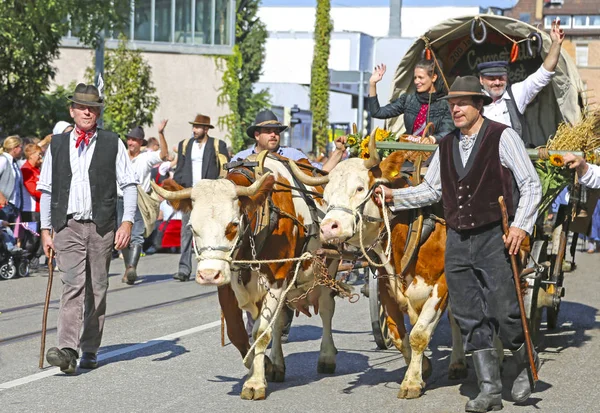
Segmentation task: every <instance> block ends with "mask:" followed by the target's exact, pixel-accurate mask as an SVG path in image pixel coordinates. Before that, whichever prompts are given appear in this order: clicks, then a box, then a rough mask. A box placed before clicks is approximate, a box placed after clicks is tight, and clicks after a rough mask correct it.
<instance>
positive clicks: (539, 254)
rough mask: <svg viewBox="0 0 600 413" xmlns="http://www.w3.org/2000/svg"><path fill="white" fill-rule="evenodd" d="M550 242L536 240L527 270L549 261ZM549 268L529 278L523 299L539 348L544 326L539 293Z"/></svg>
mask: <svg viewBox="0 0 600 413" xmlns="http://www.w3.org/2000/svg"><path fill="white" fill-rule="evenodd" d="M547 249H548V242H547V241H546V240H536V241H534V242H533V245H532V247H531V253H530V259H529V262H528V263H527V268H533V267H534V266H535V265H536V262H537V263H539V264H542V263H544V262H546V261H547V259H548V253H547ZM548 272H549V268H547V267H544V270H543V272H542V273H533V274H531V275H530V276H528V277H527V294H525V295H524V297H523V302H524V304H525V312H526V315H527V320H528V322H529V332H530V334H531V340H532V341H533V344H534V345H535V346H537V345H538V344H539V341H540V336H541V334H540V327H541V324H542V316H543V307H540V306H538V299H539V292H540V289H541V288H542V280H545V279H547V278H548Z"/></svg>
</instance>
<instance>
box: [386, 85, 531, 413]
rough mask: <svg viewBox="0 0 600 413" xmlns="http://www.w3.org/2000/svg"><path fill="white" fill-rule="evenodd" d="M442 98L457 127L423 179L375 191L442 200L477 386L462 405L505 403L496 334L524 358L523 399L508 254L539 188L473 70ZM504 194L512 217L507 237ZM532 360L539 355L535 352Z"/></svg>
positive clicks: (406, 199)
mask: <svg viewBox="0 0 600 413" xmlns="http://www.w3.org/2000/svg"><path fill="white" fill-rule="evenodd" d="M445 99H448V104H449V106H450V112H451V113H452V118H453V121H454V125H455V126H456V128H457V129H455V130H454V131H453V132H452V133H450V134H449V135H447V136H446V137H444V138H443V139H442V140H441V141H440V146H439V148H438V150H437V151H436V152H435V154H434V155H433V157H432V160H431V163H430V165H429V168H428V170H427V174H426V175H425V179H424V182H423V183H422V184H420V185H418V186H416V187H412V188H403V189H395V190H391V189H389V188H387V187H385V186H380V187H379V188H377V189H376V191H375V194H377V195H378V194H381V193H384V194H385V202H386V203H387V204H388V205H389V206H390V208H391V209H392V211H397V210H402V209H412V208H419V207H424V206H427V205H431V204H434V203H436V202H438V201H440V200H443V204H444V213H445V218H446V222H447V226H448V233H447V242H446V257H445V260H446V261H445V269H446V281H447V283H448V292H449V294H450V307H451V308H452V313H453V314H454V317H455V318H456V321H457V322H458V324H459V326H460V329H461V332H462V335H463V342H464V346H465V351H468V352H471V353H472V356H473V363H474V365H475V372H476V373H477V378H478V383H479V388H480V393H479V395H478V396H477V398H475V399H474V400H470V401H469V402H468V403H467V405H466V407H465V410H466V411H467V412H486V411H488V410H499V409H501V408H502V380H501V378H500V365H499V357H498V354H497V351H496V349H495V348H494V345H493V339H494V335H495V334H496V335H498V337H499V338H500V339H501V340H502V343H503V345H504V347H505V348H508V349H510V350H512V351H513V355H514V357H515V360H516V361H517V363H518V366H519V375H518V376H517V378H516V380H515V382H514V384H513V387H512V396H513V399H514V400H515V401H516V402H522V401H525V400H527V398H528V397H529V396H530V394H531V392H532V390H533V389H532V388H531V386H530V383H529V378H528V369H527V366H528V364H527V363H528V362H527V354H526V348H525V347H526V346H525V344H524V341H525V338H524V334H523V328H522V326H521V319H520V312H519V305H518V302H517V294H516V291H515V285H514V282H513V276H512V270H511V265H510V257H509V254H517V253H518V251H519V247H520V245H521V243H522V242H523V240H524V239H525V237H526V236H527V233H530V234H531V232H532V230H533V226H534V223H535V219H536V217H537V206H538V204H539V202H540V200H541V194H542V190H541V185H540V181H539V178H538V176H537V173H536V172H535V169H534V168H533V165H532V163H531V161H530V160H529V157H528V155H527V151H526V149H525V146H524V144H523V141H522V140H521V138H520V137H519V135H518V134H517V133H516V132H515V131H514V130H513V129H511V128H509V127H507V126H506V125H503V124H501V123H498V122H494V121H491V120H489V119H486V118H484V117H483V116H482V115H481V113H482V110H483V106H484V105H485V104H488V103H489V102H490V101H491V98H490V97H489V96H487V95H485V94H484V93H483V92H482V91H481V86H480V84H479V80H478V79H477V78H476V77H473V76H465V77H462V78H461V77H459V78H457V79H456V81H455V82H454V84H453V85H452V87H451V88H450V92H449V93H448V95H447V97H445ZM500 195H503V196H504V198H505V200H506V204H507V208H508V213H509V216H510V219H511V220H512V222H511V226H510V230H509V235H508V236H506V237H505V236H504V234H503V232H502V225H501V221H502V216H501V212H500V208H499V206H498V197H499V196H500ZM535 360H536V363H539V359H538V357H537V354H536V355H535Z"/></svg>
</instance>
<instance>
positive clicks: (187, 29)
mask: <svg viewBox="0 0 600 413" xmlns="http://www.w3.org/2000/svg"><path fill="white" fill-rule="evenodd" d="M175 43H193V39H192V0H176V1H175Z"/></svg>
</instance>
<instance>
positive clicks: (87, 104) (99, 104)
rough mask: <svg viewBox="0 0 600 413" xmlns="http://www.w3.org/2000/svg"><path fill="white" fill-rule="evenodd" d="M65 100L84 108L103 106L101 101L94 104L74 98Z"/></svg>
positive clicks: (68, 97) (69, 97)
mask: <svg viewBox="0 0 600 413" xmlns="http://www.w3.org/2000/svg"><path fill="white" fill-rule="evenodd" d="M67 100H70V101H71V102H73V103H77V104H80V105H84V106H94V107H103V106H104V102H102V101H100V102H94V101H89V100H83V99H78V98H76V97H74V96H67Z"/></svg>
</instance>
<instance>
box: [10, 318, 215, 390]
mask: <svg viewBox="0 0 600 413" xmlns="http://www.w3.org/2000/svg"><path fill="white" fill-rule="evenodd" d="M220 325H221V321H220V320H218V321H213V322H212V323H207V324H203V325H201V326H197V327H193V328H190V329H187V330H183V331H179V332H176V333H173V334H169V335H166V336H163V337H159V338H155V339H153V340H148V341H146V342H145V343H139V344H134V345H133V346H128V347H123V348H120V349H118V350H114V351H109V352H108V353H104V354H99V355H98V361H104V360H108V359H111V358H115V357H117V356H120V355H122V354H127V353H131V352H134V351H138V350H142V349H144V348H148V347H152V346H155V345H157V344H163V343H164V342H165V341H169V340H174V339H176V338H181V337H185V336H189V335H191V334H195V333H199V332H200V331H204V330H208V329H210V328H213V327H217V326H220ZM57 373H60V369H59V368H58V367H54V368H51V369H49V370H46V371H42V372H40V373H36V374H32V375H30V376H26V377H22V378H20V379H16V380H12V381H8V382H6V383H0V391H2V390H8V389H12V388H13V387H17V386H21V385H22V384H27V383H32V382H34V381H38V380H41V379H45V378H46V377H50V376H54V375H56V374H57Z"/></svg>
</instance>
